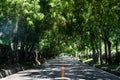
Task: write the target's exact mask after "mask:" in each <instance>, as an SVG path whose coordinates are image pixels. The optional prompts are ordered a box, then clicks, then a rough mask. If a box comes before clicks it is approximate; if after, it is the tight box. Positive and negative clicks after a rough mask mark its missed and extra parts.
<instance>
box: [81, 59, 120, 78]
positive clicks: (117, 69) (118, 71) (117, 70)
mask: <svg viewBox="0 0 120 80" xmlns="http://www.w3.org/2000/svg"><path fill="white" fill-rule="evenodd" d="M81 60H82V62H83V63H87V64H89V65H90V66H95V67H96V68H99V69H102V70H104V71H107V72H110V73H112V74H115V75H117V76H120V64H113V65H108V64H102V65H100V64H99V63H96V64H94V63H93V59H92V58H88V59H87V58H81Z"/></svg>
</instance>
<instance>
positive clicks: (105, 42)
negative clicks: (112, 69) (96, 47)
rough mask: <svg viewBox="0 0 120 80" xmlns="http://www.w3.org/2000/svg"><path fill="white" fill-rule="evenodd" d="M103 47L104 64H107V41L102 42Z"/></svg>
mask: <svg viewBox="0 0 120 80" xmlns="http://www.w3.org/2000/svg"><path fill="white" fill-rule="evenodd" d="M104 45H105V63H106V64H107V63H108V57H107V53H108V50H107V41H106V40H104Z"/></svg>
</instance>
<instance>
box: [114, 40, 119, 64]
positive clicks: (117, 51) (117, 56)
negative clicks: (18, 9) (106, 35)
mask: <svg viewBox="0 0 120 80" xmlns="http://www.w3.org/2000/svg"><path fill="white" fill-rule="evenodd" d="M115 46H116V54H115V63H116V64H119V63H120V59H119V56H120V53H119V50H118V40H117V39H116V40H115Z"/></svg>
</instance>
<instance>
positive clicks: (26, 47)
mask: <svg viewBox="0 0 120 80" xmlns="http://www.w3.org/2000/svg"><path fill="white" fill-rule="evenodd" d="M119 22H120V1H119V0H0V65H6V64H12V63H13V62H14V63H15V62H16V63H24V62H31V61H32V62H36V63H37V64H40V62H42V60H43V59H45V58H51V57H55V56H57V55H59V54H61V53H67V54H69V55H76V54H77V55H79V56H82V55H87V56H91V54H92V58H93V61H94V63H96V62H98V61H99V63H101V64H103V63H106V64H112V63H114V62H115V63H116V64H119V63H120V58H119V57H120V52H119V42H120V28H119V26H120V24H119ZM11 62H12V63H11Z"/></svg>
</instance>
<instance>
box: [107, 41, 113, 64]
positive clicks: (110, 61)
mask: <svg viewBox="0 0 120 80" xmlns="http://www.w3.org/2000/svg"><path fill="white" fill-rule="evenodd" d="M107 44H108V54H109V55H108V63H109V65H111V64H112V57H111V42H110V41H109V40H107Z"/></svg>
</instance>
